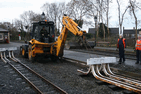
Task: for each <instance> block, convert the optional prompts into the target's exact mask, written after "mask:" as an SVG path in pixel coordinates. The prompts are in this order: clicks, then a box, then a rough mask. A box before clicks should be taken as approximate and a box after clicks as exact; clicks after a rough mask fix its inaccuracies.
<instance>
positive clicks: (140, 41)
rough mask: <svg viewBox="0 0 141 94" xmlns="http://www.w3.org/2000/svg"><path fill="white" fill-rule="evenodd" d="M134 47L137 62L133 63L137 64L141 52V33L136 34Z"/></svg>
mask: <svg viewBox="0 0 141 94" xmlns="http://www.w3.org/2000/svg"><path fill="white" fill-rule="evenodd" d="M135 48H136V57H137V62H136V63H135V64H139V60H140V54H141V35H138V39H137V40H136V44H135Z"/></svg>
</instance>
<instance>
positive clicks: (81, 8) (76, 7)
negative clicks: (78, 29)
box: [66, 0, 90, 24]
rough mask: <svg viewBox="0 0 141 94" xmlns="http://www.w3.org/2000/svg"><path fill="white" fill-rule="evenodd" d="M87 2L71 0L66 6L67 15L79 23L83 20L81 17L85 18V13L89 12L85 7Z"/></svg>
mask: <svg viewBox="0 0 141 94" xmlns="http://www.w3.org/2000/svg"><path fill="white" fill-rule="evenodd" d="M87 1H88V0H71V1H70V2H69V3H68V4H67V5H66V12H67V14H68V15H69V16H70V17H72V18H74V19H77V20H79V22H80V21H81V20H82V19H83V17H84V16H86V14H87V12H88V11H89V10H90V8H88V7H87V4H88V3H87ZM79 22H78V24H79Z"/></svg>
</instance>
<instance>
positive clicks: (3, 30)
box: [0, 28, 8, 32]
mask: <svg viewBox="0 0 141 94" xmlns="http://www.w3.org/2000/svg"><path fill="white" fill-rule="evenodd" d="M0 32H8V30H6V29H3V28H0Z"/></svg>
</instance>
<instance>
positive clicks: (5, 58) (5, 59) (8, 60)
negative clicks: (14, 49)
mask: <svg viewBox="0 0 141 94" xmlns="http://www.w3.org/2000/svg"><path fill="white" fill-rule="evenodd" d="M4 59H5V60H6V61H7V62H10V61H9V60H8V59H7V58H6V55H5V52H4Z"/></svg>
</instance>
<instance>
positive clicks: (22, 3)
mask: <svg viewBox="0 0 141 94" xmlns="http://www.w3.org/2000/svg"><path fill="white" fill-rule="evenodd" d="M69 1H70V0H0V12H1V13H0V22H7V21H9V22H12V20H14V19H19V18H20V15H21V14H22V13H23V12H24V11H29V10H32V11H34V12H35V13H42V10H41V6H42V5H43V4H45V3H46V2H48V3H54V2H55V3H57V2H66V3H67V2H69ZM122 1H123V3H122V4H123V5H122V7H123V8H124V7H125V6H126V5H127V1H128V0H122ZM139 1H141V0H139ZM137 13H138V16H137V17H138V19H139V20H141V11H138V12H137ZM110 16H111V18H110V22H109V25H110V27H117V26H118V11H117V3H116V0H113V3H112V4H110ZM125 18H126V19H125V20H124V23H123V26H124V27H125V28H133V27H134V23H133V22H134V19H131V17H129V14H128V13H127V14H126V16H125ZM83 28H85V29H86V30H88V28H92V27H91V26H84V27H83ZM138 28H141V25H139V26H138Z"/></svg>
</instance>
